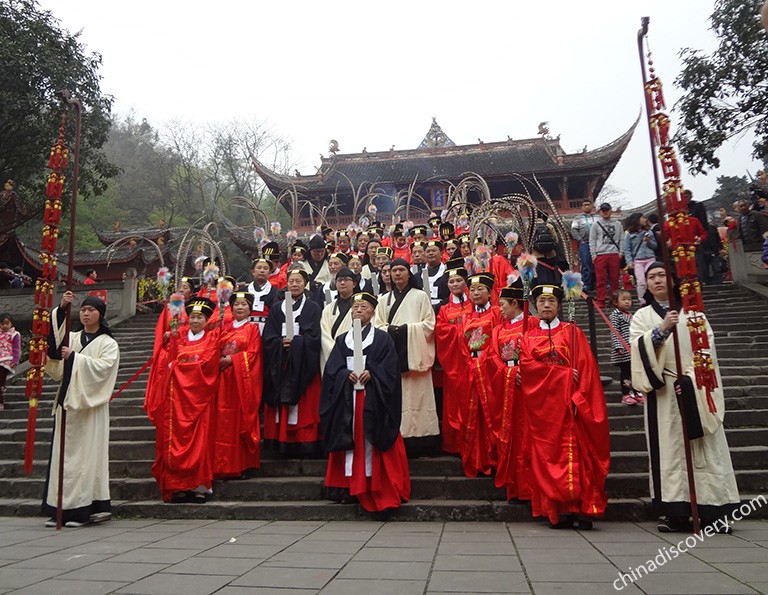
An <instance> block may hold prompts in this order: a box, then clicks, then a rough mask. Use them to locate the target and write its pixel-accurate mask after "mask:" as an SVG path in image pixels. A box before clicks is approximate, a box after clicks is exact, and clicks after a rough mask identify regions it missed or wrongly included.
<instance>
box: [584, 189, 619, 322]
mask: <svg viewBox="0 0 768 595" xmlns="http://www.w3.org/2000/svg"><path fill="white" fill-rule="evenodd" d="M612 212H613V210H612V208H611V205H610V204H609V203H607V202H604V203H603V204H601V205H600V211H599V213H600V218H599V219H597V220H596V221H595V224H594V225H593V226H592V228H591V229H590V230H589V251H590V253H591V254H592V262H593V264H594V266H595V286H596V289H597V304H598V305H599V306H601V307H605V306H607V305H608V297H607V296H609V295H611V294H610V293H608V286H609V285H610V288H611V293H613V292H615V291H618V290H619V289H620V288H619V272H620V270H621V264H620V262H621V253H622V252H623V250H624V228H623V226H622V224H621V222H620V221H616V220H614V219H611V215H612Z"/></svg>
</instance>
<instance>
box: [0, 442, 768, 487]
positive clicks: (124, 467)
mask: <svg viewBox="0 0 768 595" xmlns="http://www.w3.org/2000/svg"><path fill="white" fill-rule="evenodd" d="M730 450H731V460H732V462H733V466H734V469H737V470H750V469H753V470H759V469H761V468H763V467H764V465H765V461H766V460H768V446H765V445H758V446H736V447H731V449H730ZM267 455H268V456H269V453H268V451H267ZM152 462H153V461H152V460H150V459H146V460H130V459H116V460H111V461H110V464H109V469H110V477H111V478H112V479H118V478H134V479H147V478H150V477H151V475H152V473H151V468H152ZM326 464H327V461H326V460H325V459H269V458H264V459H262V461H261V467H260V468H259V469H251V470H249V471H248V476H249V477H253V478H256V479H259V478H269V477H273V478H274V477H301V476H322V475H323V474H324V473H325V469H326ZM408 465H409V468H410V473H411V476H412V477H422V476H426V477H432V476H445V477H459V478H462V477H463V476H464V472H463V469H462V466H461V460H460V459H459V458H458V456H448V455H446V456H438V457H424V458H418V459H410V460H409V461H408ZM46 467H47V461H46V460H45V459H39V460H36V461H35V462H34V465H33V471H32V476H31V477H33V478H42V477H44V474H45V470H46ZM23 468H24V463H23V461H21V460H6V461H0V478H14V477H22V476H23V473H24V471H23ZM647 471H648V455H647V453H646V452H645V451H642V452H639V451H635V452H612V453H611V474H612V475H619V474H624V473H637V472H647Z"/></svg>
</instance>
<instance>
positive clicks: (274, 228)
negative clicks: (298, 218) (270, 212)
mask: <svg viewBox="0 0 768 595" xmlns="http://www.w3.org/2000/svg"><path fill="white" fill-rule="evenodd" d="M282 229H283V226H282V225H280V222H279V221H273V222H272V223H270V224H269V233H270V234H271V235H272V237H274V236H279V235H280V232H281V231H282Z"/></svg>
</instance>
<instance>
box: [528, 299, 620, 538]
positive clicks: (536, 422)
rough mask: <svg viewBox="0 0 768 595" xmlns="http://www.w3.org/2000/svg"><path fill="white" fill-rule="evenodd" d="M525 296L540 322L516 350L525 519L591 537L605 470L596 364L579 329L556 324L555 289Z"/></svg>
mask: <svg viewBox="0 0 768 595" xmlns="http://www.w3.org/2000/svg"><path fill="white" fill-rule="evenodd" d="M531 294H532V297H533V299H534V300H535V303H536V310H537V311H538V314H539V318H540V320H539V325H538V327H533V328H530V329H528V331H527V332H526V333H525V335H524V336H523V339H522V341H521V343H520V382H521V384H520V389H521V391H520V392H521V398H522V399H523V402H524V403H525V415H526V417H527V419H528V427H529V430H530V438H531V477H532V482H531V490H532V492H533V494H532V496H533V497H532V501H531V504H532V509H533V516H545V517H547V518H549V521H550V523H551V524H552V526H553V527H554V528H563V527H574V528H577V529H591V528H592V520H591V519H592V518H594V517H599V516H602V515H603V513H604V512H605V506H606V503H607V496H606V494H605V478H606V476H607V475H608V467H609V464H610V436H609V428H608V417H607V414H606V406H605V395H604V393H603V386H602V383H601V382H600V374H599V373H598V370H597V362H596V361H595V358H594V356H593V355H592V350H591V349H590V346H589V342H588V341H587V339H586V337H585V336H584V333H583V332H582V331H581V329H579V328H578V327H577V326H576V325H575V324H573V323H570V322H561V321H560V319H559V318H558V316H557V313H558V309H559V307H560V302H561V301H562V299H563V290H562V288H561V287H559V286H555V285H537V286H536V287H534V289H533V291H532V292H531ZM576 515H579V520H578V521H576V520H575V517H576Z"/></svg>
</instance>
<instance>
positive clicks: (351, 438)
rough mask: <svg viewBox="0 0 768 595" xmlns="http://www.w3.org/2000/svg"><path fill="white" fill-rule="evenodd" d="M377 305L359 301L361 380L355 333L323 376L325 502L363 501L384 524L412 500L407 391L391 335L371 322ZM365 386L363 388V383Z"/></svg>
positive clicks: (366, 296) (370, 298) (363, 296)
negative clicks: (403, 428) (404, 423)
mask: <svg viewBox="0 0 768 595" xmlns="http://www.w3.org/2000/svg"><path fill="white" fill-rule="evenodd" d="M377 304H378V300H377V299H376V297H375V296H374V295H373V294H371V293H368V292H360V293H357V294H355V296H354V297H353V304H352V319H353V320H360V323H361V328H362V331H361V337H362V344H361V347H362V355H363V366H364V370H363V371H362V372H361V373H360V374H359V376H358V375H357V374H355V372H354V370H353V369H352V368H354V339H353V335H354V333H353V332H352V331H347V332H346V333H343V334H342V335H340V336H339V337H338V338H337V339H336V343H335V344H334V347H333V350H332V351H331V355H330V357H329V358H328V363H327V364H326V366H325V371H324V374H323V390H322V397H321V402H320V419H321V421H322V428H323V435H324V436H325V447H326V450H327V451H328V453H329V456H328V467H327V471H326V476H325V486H326V496H327V497H328V498H329V499H330V500H335V501H337V502H348V501H350V500H352V499H354V498H356V499H357V500H358V501H359V502H360V504H361V505H362V506H363V508H365V510H367V511H369V512H374V513H385V514H384V515H381V514H379V515H376V518H378V519H383V518H385V516H386V515H387V514H388V513H389V512H390V511H391V510H393V509H395V508H398V507H399V506H400V504H401V502H407V501H408V499H409V498H410V495H411V479H410V474H409V471H408V459H407V456H406V453H405V444H404V442H403V437H402V435H401V434H400V420H401V416H402V411H401V408H402V393H401V387H400V367H399V364H398V360H397V351H396V349H395V345H394V342H393V341H392V338H391V337H390V336H389V334H388V333H387V332H386V331H384V330H381V329H377V328H374V326H373V325H372V324H371V320H372V319H373V315H374V312H375V308H376V305H377ZM358 382H359V386H358V384H357V383H358Z"/></svg>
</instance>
